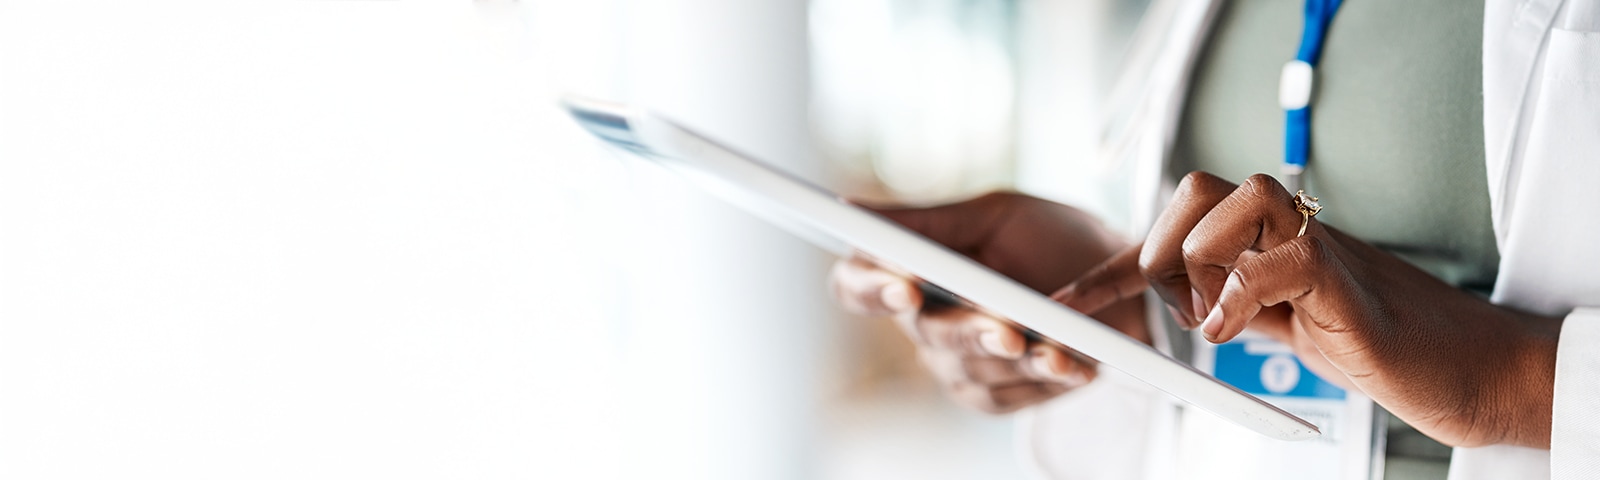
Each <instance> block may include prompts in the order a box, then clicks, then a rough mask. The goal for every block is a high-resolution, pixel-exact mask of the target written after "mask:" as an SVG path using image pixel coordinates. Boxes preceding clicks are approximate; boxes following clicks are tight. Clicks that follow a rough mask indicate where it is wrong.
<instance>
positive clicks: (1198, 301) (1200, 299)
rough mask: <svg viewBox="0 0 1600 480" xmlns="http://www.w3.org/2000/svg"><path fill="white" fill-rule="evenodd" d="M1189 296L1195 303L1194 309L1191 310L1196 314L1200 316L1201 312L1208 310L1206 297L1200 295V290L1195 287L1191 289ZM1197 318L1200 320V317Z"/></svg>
mask: <svg viewBox="0 0 1600 480" xmlns="http://www.w3.org/2000/svg"><path fill="white" fill-rule="evenodd" d="M1189 298H1190V300H1191V301H1192V302H1193V303H1194V310H1190V311H1191V312H1194V314H1195V315H1196V316H1199V315H1200V312H1204V311H1206V297H1205V296H1202V295H1200V290H1198V289H1193V288H1191V289H1189ZM1195 320H1196V321H1199V320H1200V319H1198V318H1197V319H1195Z"/></svg>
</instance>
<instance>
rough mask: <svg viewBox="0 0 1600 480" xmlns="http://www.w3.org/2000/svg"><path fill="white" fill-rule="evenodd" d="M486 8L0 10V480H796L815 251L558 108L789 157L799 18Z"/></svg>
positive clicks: (794, 6)
mask: <svg viewBox="0 0 1600 480" xmlns="http://www.w3.org/2000/svg"><path fill="white" fill-rule="evenodd" d="M562 4H567V5H566V6H563V5H562ZM571 5H578V6H577V7H572V8H576V9H577V10H579V11H576V12H566V13H570V14H572V15H574V16H571V17H561V16H551V12H557V13H561V12H563V9H568V7H570V6H571ZM591 5H592V6H591ZM502 7H506V5H500V4H493V3H490V4H484V3H479V4H477V5H476V6H475V5H474V4H472V3H467V2H438V3H419V2H239V3H233V2H229V3H224V2H208V1H193V2H112V1H107V2H95V1H80V2H5V3H0V477H3V478H30V479H32V478H574V477H580V478H594V477H611V476H628V477H640V476H649V477H672V476H691V477H696V478H781V477H785V476H804V475H805V474H806V470H805V466H806V465H807V464H808V462H807V458H808V457H807V453H806V452H807V451H808V450H809V445H808V440H807V438H808V435H809V433H808V432H809V430H807V425H808V423H809V422H810V417H808V415H810V413H808V412H812V411H813V409H812V405H811V403H812V402H813V398H812V397H811V395H814V393H808V392H814V391H815V390H816V389H815V383H816V381H817V379H816V378H815V373H814V368H815V365H816V364H817V363H816V362H817V359H818V357H819V356H820V354H819V353H818V348H819V341H820V340H819V338H820V337H821V335H823V333H821V332H822V330H819V328H818V326H817V325H816V323H817V321H818V320H820V317H821V315H823V313H822V312H821V309H822V308H824V307H823V306H822V305H825V303H823V297H822V285H821V268H822V266H823V263H822V262H821V260H820V259H819V257H817V254H816V253H814V251H813V250H809V249H808V248H807V247H803V246H801V245H800V244H798V243H797V242H795V241H794V240H791V239H789V238H788V237H786V236H784V235H782V234H779V233H777V232H776V231H773V230H771V229H769V228H767V227H764V226H761V225H759V224H756V223H754V222H753V221H752V220H751V219H749V218H748V217H744V216H742V214H738V213H735V212H733V211H731V210H728V209H727V208H726V207H722V206H719V205H716V204H713V203H710V202H709V201H708V200H706V199H704V198H702V197H700V196H698V195H697V194H694V193H692V192H687V191H684V190H683V189H682V188H680V187H676V186H674V184H672V183H671V182H668V181H665V180H664V179H662V178H659V174H658V173H652V172H650V171H648V170H640V169H633V170H630V169H626V168H623V167H620V166H618V165H617V164H615V163H613V162H610V161H609V160H607V161H597V160H598V159H600V158H601V157H598V156H597V155H598V153H597V151H596V149H595V148H594V146H593V143H592V142H590V141H589V140H588V139H586V138H584V137H583V136H582V135H581V134H580V133H579V132H578V131H577V129H575V128H572V127H571V126H570V125H569V123H568V122H567V120H566V119H564V118H562V117H561V115H560V114H559V112H557V111H556V110H555V108H554V106H553V105H554V103H553V98H552V97H551V96H550V94H551V93H552V92H553V91H555V90H556V89H558V88H560V87H561V86H563V85H565V84H568V83H569V82H573V83H574V84H576V85H580V86H583V85H587V88H592V89H602V90H605V91H608V92H613V93H618V94H621V95H624V96H626V97H628V98H632V99H635V100H646V101H650V102H652V103H654V104H657V105H658V106H660V107H661V109H662V110H664V111H666V112H668V113H670V114H673V115H675V116H678V117H681V118H683V119H685V120H687V121H689V123H691V124H694V125H697V126H700V127H702V128H703V129H704V130H706V131H708V132H712V133H714V134H716V135H718V136H726V137H728V138H730V139H734V140H735V141H734V142H733V143H735V144H737V145H739V146H741V147H743V148H745V149H747V150H749V151H751V152H754V153H758V154H761V155H764V156H766V157H768V158H771V159H774V160H777V161H779V162H781V163H784V164H786V165H790V166H797V167H802V166H804V165H806V163H805V162H807V161H808V160H809V156H808V151H807V148H806V140H805V133H804V125H803V114H804V103H803V102H804V100H803V98H801V95H802V94H803V91H804V88H805V86H804V79H805V76H806V75H805V70H804V63H803V62H804V54H803V48H804V37H803V26H804V11H803V5H802V4H801V2H799V1H790V2H740V1H736V0H720V1H714V0H681V1H670V2H652V1H646V0H638V1H633V2H626V3H617V2H612V3H606V2H594V3H593V4H589V3H587V2H552V3H548V4H547V3H540V2H535V3H531V4H522V5H520V6H519V5H510V6H509V13H508V11H502ZM680 8H681V9H684V10H680ZM519 9H525V10H521V11H520V13H526V15H519ZM675 12H687V13H675ZM619 19H620V20H619ZM562 23H565V24H567V26H568V29H567V30H563V31H566V32H569V33H570V32H579V31H582V30H584V27H585V26H596V27H597V28H602V27H603V28H612V27H616V26H618V25H621V26H628V27H634V29H633V30H628V31H627V32H626V35H624V34H622V33H620V32H619V33H617V34H615V35H612V34H593V33H592V32H591V34H590V36H588V37H585V36H583V35H578V34H572V35H571V36H569V37H565V38H566V39H567V42H568V43H551V41H552V40H560V39H562V38H563V37H561V35H559V34H557V35H553V36H546V35H545V34H544V32H545V30H543V29H540V28H536V27H537V26H538V25H549V24H562ZM609 31H610V32H617V31H616V30H609ZM573 38H577V39H580V40H581V39H583V38H590V39H596V40H597V41H598V42H597V43H593V44H585V43H582V42H578V41H576V40H573ZM586 51H587V52H595V53H594V54H593V55H585V54H579V53H575V52H586ZM563 52H565V54H564V55H558V54H560V53H563ZM607 55H620V56H619V57H609V58H608V57H607ZM618 72H621V73H623V74H624V76H617V75H613V74H614V73H618ZM618 79H622V80H618ZM646 80H649V81H648V82H646ZM657 80H659V81H657ZM630 178H631V179H632V180H630ZM635 267H638V268H635Z"/></svg>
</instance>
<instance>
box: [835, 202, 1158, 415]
mask: <svg viewBox="0 0 1600 480" xmlns="http://www.w3.org/2000/svg"><path fill="white" fill-rule="evenodd" d="M874 210H875V211H877V212H879V213H880V214H882V215H884V216H886V217H888V218H889V219H891V220H894V221H896V222H899V223H901V224H903V225H905V226H906V227H908V228H910V229H912V230H915V231H917V232H919V233H922V234H923V235H925V236H927V237H929V238H931V239H933V240H934V241H937V242H939V243H942V244H944V245H945V246H948V247H950V248H951V249H953V250H956V251H958V252H960V253H962V254H965V255H967V256H969V257H971V258H973V259H975V260H977V261H978V262H979V263H982V264H984V265H985V266H988V267H989V268H992V269H994V270H996V271H998V272H1000V273H1002V274H1005V275H1007V276H1010V277H1011V278H1013V279H1015V280H1017V281H1019V282H1021V283H1022V284H1024V285H1027V286H1029V287H1031V288H1033V289H1034V290H1037V291H1040V292H1049V291H1051V290H1052V289H1055V288H1057V287H1060V286H1061V285H1065V284H1067V283H1068V282H1071V281H1072V280H1074V279H1076V278H1078V277H1079V276H1080V275H1082V274H1083V273H1085V272H1087V271H1089V269H1091V268H1092V267H1094V266H1095V265H1096V264H1099V263H1101V262H1103V261H1104V260H1106V259H1107V258H1109V257H1110V256H1111V255H1112V254H1113V253H1115V252H1117V251H1119V250H1122V249H1125V248H1127V247H1128V246H1129V243H1128V242H1127V241H1126V240H1124V239H1122V238H1120V237H1118V236H1117V235H1116V234H1114V233H1113V232H1110V231H1108V230H1106V229H1105V227H1104V226H1102V225H1101V224H1100V222H1099V220H1097V219H1095V218H1094V217H1092V216H1090V215H1089V214H1086V213H1084V212H1082V211H1079V210H1077V209H1074V208H1072V207H1068V206H1065V205H1060V204H1056V203H1052V202H1049V201H1045V200H1040V199H1038V198H1033V197H1028V196H1024V195H1018V194H1011V193H995V194H989V195H985V196H982V197H979V198H976V199H973V200H969V201H965V202H960V203H954V204H949V205H943V206H937V207H932V208H881V209H874ZM832 283H833V289H834V295H835V297H836V298H838V299H839V301H840V303H841V304H842V305H844V306H845V307H846V308H847V309H849V310H852V311H854V312H856V313H859V314H864V315H874V316H889V317H892V318H894V319H895V320H896V323H897V324H899V325H900V327H901V328H902V329H903V330H904V331H905V332H906V335H907V336H908V337H910V338H911V340H912V341H913V342H914V343H916V344H917V351H918V356H919V358H920V359H921V360H922V362H923V364H924V365H926V366H927V367H928V369H929V370H930V371H931V372H932V373H933V375H934V376H935V377H937V378H938V380H939V382H940V383H941V384H942V386H943V387H944V389H945V392H946V393H947V394H949V395H950V397H951V398H952V399H954V400H955V401H956V402H958V403H961V404H963V405H965V406H968V407H971V408H975V409H979V410H983V411H987V412H991V413H1005V412H1011V411H1015V410H1018V409H1021V408H1024V407H1027V406H1030V405H1035V404H1038V403H1040V402H1043V401H1045V400H1049V399H1050V398H1054V397H1055V396H1057V395H1060V394H1062V393H1065V392H1067V391H1069V390H1071V389H1073V388H1076V387H1079V386H1082V385H1084V384H1087V383H1088V382H1089V381H1091V380H1093V379H1094V377H1095V365H1094V363H1093V362H1092V361H1090V360H1088V359H1087V358H1084V357H1083V356H1081V355H1079V354H1077V353H1075V352H1072V351H1070V350H1066V349H1062V348H1059V347H1057V346H1055V345H1053V344H1044V343H1040V342H1035V341H1030V340H1028V339H1027V338H1026V337H1025V336H1024V335H1023V333H1022V332H1021V331H1020V330H1018V329H1017V328H1016V327H1015V326H1013V325H1011V324H1009V323H1007V322H1004V321H1001V320H998V319H996V318H994V317H990V316H988V315H986V314H984V313H982V312H978V311H975V310H973V309H971V308H967V307H964V306H959V305H937V304H934V303H929V302H924V301H923V300H924V299H923V298H922V295H921V294H920V293H919V291H918V289H917V288H916V287H915V284H914V283H912V280H910V279H907V278H905V277H903V276H900V275H897V274H894V273H891V272H890V271H889V270H888V269H886V268H884V267H881V266H879V265H877V264H875V263H873V262H872V261H871V260H869V259H867V258H864V257H854V258H849V259H845V260H841V261H839V262H838V263H837V264H835V265H834V269H833V275H832ZM1139 297H1140V296H1139V295H1137V294H1133V295H1129V296H1128V298H1125V299H1121V300H1112V301H1110V302H1106V304H1105V305H1103V307H1104V308H1101V309H1100V310H1099V311H1098V312H1097V313H1096V314H1095V315H1094V316H1095V318H1097V319H1099V320H1101V321H1103V322H1105V323H1106V324H1108V325H1110V326H1112V327H1114V328H1117V329H1118V330H1121V331H1122V332H1123V333H1126V334H1128V335H1130V336H1132V337H1134V338H1137V339H1140V340H1141V341H1144V342H1146V343H1149V341H1150V340H1149V334H1148V332H1147V330H1146V327H1145V324H1144V305H1143V301H1142V300H1141V299H1140V298H1139Z"/></svg>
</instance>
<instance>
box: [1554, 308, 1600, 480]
mask: <svg viewBox="0 0 1600 480" xmlns="http://www.w3.org/2000/svg"><path fill="white" fill-rule="evenodd" d="M1596 403H1600V308H1580V309H1578V310H1576V311H1574V312H1572V313H1571V314H1570V315H1567V319H1566V321H1565V322H1563V323H1562V325H1561V342H1560V344H1558V346H1557V347H1556V392H1555V408H1554V412H1553V416H1552V418H1551V421H1550V422H1551V423H1550V473H1551V474H1552V478H1585V477H1589V476H1592V475H1594V474H1595V472H1600V414H1596V411H1595V404H1596Z"/></svg>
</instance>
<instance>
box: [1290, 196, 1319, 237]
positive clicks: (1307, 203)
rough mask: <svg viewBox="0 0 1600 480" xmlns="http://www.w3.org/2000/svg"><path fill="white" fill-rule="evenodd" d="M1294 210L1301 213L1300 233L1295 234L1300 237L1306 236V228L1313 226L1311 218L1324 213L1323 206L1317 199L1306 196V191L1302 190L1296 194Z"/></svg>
mask: <svg viewBox="0 0 1600 480" xmlns="http://www.w3.org/2000/svg"><path fill="white" fill-rule="evenodd" d="M1294 210H1295V211H1297V212H1300V233H1296V234H1294V236H1296V237H1299V236H1302V235H1305V234H1306V226H1307V225H1310V224H1311V217H1315V216H1317V212H1321V211H1322V204H1321V203H1319V202H1318V201H1317V197H1313V196H1310V195H1306V191H1305V190H1301V191H1299V192H1296V193H1295V194H1294Z"/></svg>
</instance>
